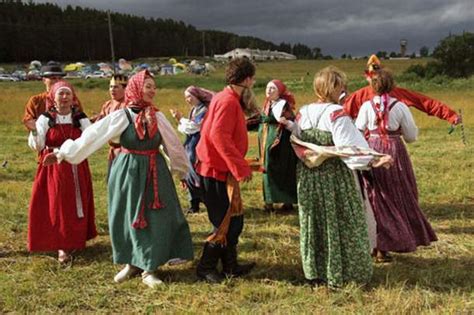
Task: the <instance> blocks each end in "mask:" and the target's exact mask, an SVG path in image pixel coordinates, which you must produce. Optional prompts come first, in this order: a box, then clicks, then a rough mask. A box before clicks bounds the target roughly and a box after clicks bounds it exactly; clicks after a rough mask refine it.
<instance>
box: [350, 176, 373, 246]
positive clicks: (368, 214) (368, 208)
mask: <svg viewBox="0 0 474 315" xmlns="http://www.w3.org/2000/svg"><path fill="white" fill-rule="evenodd" d="M353 175H354V178H356V181H355V183H356V186H357V191H358V193H359V197H360V199H361V200H363V203H364V209H365V222H366V223H367V232H368V234H369V244H370V248H371V249H375V248H377V221H375V215H374V210H373V208H372V205H371V204H370V201H369V198H368V197H367V193H366V192H365V191H364V190H363V188H362V187H361V186H360V183H359V181H358V180H357V174H355V172H354V171H353ZM364 195H365V197H364Z"/></svg>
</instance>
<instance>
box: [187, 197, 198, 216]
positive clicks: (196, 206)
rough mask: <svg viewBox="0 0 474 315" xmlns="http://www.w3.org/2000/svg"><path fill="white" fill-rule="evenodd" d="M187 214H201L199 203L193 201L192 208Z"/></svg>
mask: <svg viewBox="0 0 474 315" xmlns="http://www.w3.org/2000/svg"><path fill="white" fill-rule="evenodd" d="M184 212H185V213H186V214H193V213H199V201H195V200H193V201H191V206H190V207H189V208H188V209H186V210H185V211H184Z"/></svg>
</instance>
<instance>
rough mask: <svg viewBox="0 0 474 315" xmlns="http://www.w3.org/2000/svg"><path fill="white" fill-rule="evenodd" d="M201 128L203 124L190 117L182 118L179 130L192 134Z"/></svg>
mask: <svg viewBox="0 0 474 315" xmlns="http://www.w3.org/2000/svg"><path fill="white" fill-rule="evenodd" d="M200 130H201V124H200V123H196V122H195V121H193V120H191V119H189V118H184V117H183V118H181V119H180V120H179V125H178V131H179V132H181V133H184V134H185V135H192V134H195V133H196V132H199V131H200Z"/></svg>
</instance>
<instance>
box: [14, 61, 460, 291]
mask: <svg viewBox="0 0 474 315" xmlns="http://www.w3.org/2000/svg"><path fill="white" fill-rule="evenodd" d="M41 73H42V77H43V82H44V84H45V87H46V91H45V92H44V93H41V94H39V95H35V96H33V97H32V98H30V100H29V101H28V103H27V105H26V108H25V116H24V119H23V123H24V125H25V126H26V127H27V128H28V129H29V138H28V144H29V146H30V147H31V148H32V149H34V150H36V151H37V152H38V161H39V165H38V169H37V173H36V176H35V180H34V183H33V189H32V196H31V201H30V207H29V219H28V242H27V243H28V250H29V251H31V252H47V251H57V253H58V261H59V262H60V263H61V264H70V263H71V261H72V260H73V254H74V255H76V253H77V251H78V250H81V249H84V248H85V246H86V242H87V241H88V240H91V239H93V238H94V237H96V236H97V231H96V226H95V213H94V197H93V191H92V179H91V172H90V168H89V165H88V162H87V158H88V157H89V156H90V155H91V154H92V153H94V152H96V151H97V150H99V149H100V148H101V147H102V146H104V145H105V144H107V143H108V144H109V146H110V150H109V157H108V160H109V163H108V172H107V183H108V223H109V233H110V240H111V244H112V252H113V262H114V263H115V264H120V265H124V266H123V269H121V270H120V271H119V272H118V273H117V274H116V275H115V277H114V281H115V282H117V283H120V282H123V281H126V280H128V279H131V278H133V277H135V276H140V275H141V278H142V281H143V283H144V284H146V285H147V286H149V287H151V288H155V287H157V286H160V285H162V284H163V282H162V280H161V279H159V277H158V274H157V269H158V268H159V267H160V266H163V265H164V264H167V263H168V264H171V265H173V264H180V263H183V262H186V261H192V260H193V258H194V252H193V244H192V239H191V233H190V229H189V225H188V223H187V221H186V218H185V214H192V213H197V212H199V209H200V205H201V204H203V205H204V206H205V207H206V209H207V214H208V218H209V221H210V223H211V224H212V227H213V229H212V232H211V233H210V234H209V235H208V237H207V239H206V240H205V241H204V246H203V249H202V254H201V257H200V259H199V262H198V264H197V267H196V275H197V277H198V278H199V279H200V280H203V281H207V282H209V283H220V282H222V281H223V280H225V279H226V278H229V277H242V276H245V275H247V274H248V273H250V272H251V270H252V269H253V268H254V267H255V263H253V262H252V263H247V264H242V263H240V262H239V261H238V250H237V245H238V242H239V237H240V234H241V233H242V231H243V227H244V207H243V200H242V198H241V194H240V183H242V182H248V181H250V180H251V179H252V172H260V173H261V174H262V185H263V204H264V209H265V210H266V211H268V212H274V211H281V212H292V211H295V207H294V205H297V211H298V214H299V225H300V249H301V263H302V268H303V272H304V277H305V279H306V280H307V281H308V282H309V283H310V284H312V285H326V286H329V287H334V288H337V287H341V286H343V285H344V284H347V283H349V282H356V283H361V284H366V283H369V281H370V279H371V276H372V268H373V262H374V260H375V262H389V261H391V260H392V257H391V256H390V254H389V253H390V252H397V253H407V252H413V251H415V250H416V248H417V247H418V246H426V245H429V244H430V243H431V242H433V241H436V240H437V237H436V234H435V232H434V231H433V229H432V227H431V225H430V224H429V222H428V221H427V220H426V217H425V216H424V214H423V212H422V211H421V209H420V206H419V203H418V191H417V184H416V179H415V175H414V171H413V168H412V164H411V161H410V158H409V155H408V153H407V150H406V148H405V144H404V142H407V143H410V142H413V141H415V140H416V139H417V136H418V128H417V127H416V124H415V121H414V119H413V116H412V114H411V112H410V110H409V107H415V108H417V109H419V110H421V111H423V112H425V113H427V114H428V115H435V116H437V117H438V118H441V119H443V120H447V121H449V122H450V123H451V124H453V125H456V124H458V123H460V117H459V116H458V115H457V114H456V113H455V112H454V111H453V110H451V109H450V108H449V107H448V106H447V105H446V104H443V103H441V102H439V101H436V100H433V99H431V98H429V97H427V96H424V95H422V94H419V93H416V92H413V91H410V90H407V89H402V88H400V87H397V86H395V83H394V79H393V76H392V74H391V73H390V72H389V71H388V70H386V69H384V68H383V67H382V65H381V62H380V60H378V58H377V57H376V56H372V57H371V58H370V59H369V61H368V63H367V69H366V71H365V76H366V79H367V81H368V83H369V85H368V86H366V87H365V88H362V89H360V90H358V91H356V92H354V93H352V94H350V95H349V94H348V91H347V89H346V86H347V78H346V75H345V74H344V73H343V72H342V71H340V70H339V69H337V68H335V67H332V66H330V67H327V68H324V69H322V70H320V71H319V72H318V73H316V75H315V77H314V82H313V88H314V92H315V101H314V103H311V104H307V105H303V106H301V107H300V109H299V111H298V112H296V99H295V96H294V95H293V94H292V93H291V91H290V90H289V89H288V88H287V87H286V86H285V84H284V83H283V82H282V81H280V80H276V79H275V80H272V81H270V82H268V84H267V86H266V90H265V101H264V104H263V106H262V108H261V109H259V108H258V106H257V104H256V101H255V96H254V94H253V92H252V87H253V85H254V83H255V73H256V68H255V66H254V64H253V63H252V62H251V61H249V60H247V59H245V58H242V59H234V60H232V61H230V62H229V64H228V65H227V68H226V71H225V80H226V83H227V86H226V87H224V88H223V90H222V91H220V92H218V93H215V92H213V91H209V90H206V89H204V88H201V87H197V86H189V87H188V88H187V89H186V90H185V91H184V99H185V101H186V103H187V104H188V105H189V106H190V108H191V109H190V112H189V114H188V115H187V116H185V115H183V114H182V113H181V112H180V111H178V110H176V109H171V110H170V112H171V115H172V117H173V118H174V119H175V120H176V122H177V123H178V131H179V132H181V133H183V134H184V135H185V142H184V144H181V142H180V139H179V137H178V135H177V133H176V131H175V130H174V129H173V127H172V125H171V124H170V122H169V121H168V120H167V119H166V117H165V115H164V114H163V112H161V111H160V110H159V109H158V108H157V107H156V106H155V103H154V98H155V94H156V91H157V88H156V85H155V78H154V77H153V75H152V74H151V73H150V72H148V71H147V70H143V71H140V72H138V73H136V74H135V75H133V76H132V77H131V78H130V79H129V80H127V77H126V76H123V75H114V76H113V77H112V79H111V80H110V88H109V92H110V96H111V99H110V100H109V101H107V102H106V103H105V104H104V105H103V107H102V109H101V111H100V113H99V114H97V115H95V116H94V117H92V118H91V119H89V118H87V116H86V115H85V114H84V112H83V109H82V105H81V103H80V102H79V99H78V98H77V96H76V94H75V91H74V88H73V86H72V85H71V84H70V83H68V82H66V81H64V80H63V76H64V75H65V73H64V72H63V71H62V69H61V67H60V65H59V64H57V63H54V62H50V63H48V64H47V65H46V66H44V67H43V69H42V72H41ZM253 128H258V149H259V151H258V152H259V158H258V160H251V159H246V153H247V150H248V130H250V129H253ZM172 173H174V174H175V175H176V176H177V177H179V179H180V180H181V185H182V187H183V188H185V189H187V190H188V192H189V201H190V206H189V208H187V209H186V210H184V211H183V209H182V208H181V206H180V203H179V199H178V195H177V192H176V188H175V185H174V182H173V177H172V175H171V174H172ZM71 196H72V197H71ZM278 204H280V205H282V206H280V207H277V205H278ZM219 262H220V263H221V268H219Z"/></svg>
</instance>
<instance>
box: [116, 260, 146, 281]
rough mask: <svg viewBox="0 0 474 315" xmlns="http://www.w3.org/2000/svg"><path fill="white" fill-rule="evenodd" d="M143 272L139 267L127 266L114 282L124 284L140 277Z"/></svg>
mask: <svg viewBox="0 0 474 315" xmlns="http://www.w3.org/2000/svg"><path fill="white" fill-rule="evenodd" d="M141 271H142V270H141V269H140V268H138V267H135V266H132V265H130V264H126V265H125V267H124V268H123V269H122V270H120V271H119V273H117V274H116V275H115V277H114V281H115V282H117V283H121V282H124V281H126V280H128V279H130V278H132V277H135V276H136V275H138V274H139V273H140V272H141Z"/></svg>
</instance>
